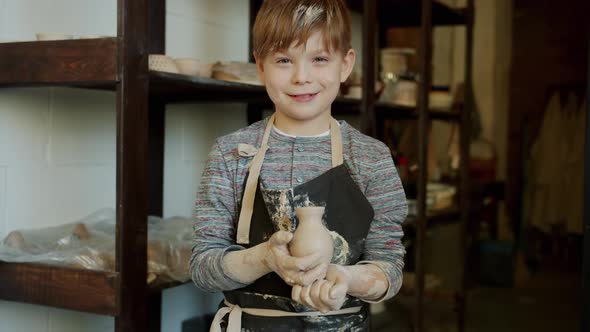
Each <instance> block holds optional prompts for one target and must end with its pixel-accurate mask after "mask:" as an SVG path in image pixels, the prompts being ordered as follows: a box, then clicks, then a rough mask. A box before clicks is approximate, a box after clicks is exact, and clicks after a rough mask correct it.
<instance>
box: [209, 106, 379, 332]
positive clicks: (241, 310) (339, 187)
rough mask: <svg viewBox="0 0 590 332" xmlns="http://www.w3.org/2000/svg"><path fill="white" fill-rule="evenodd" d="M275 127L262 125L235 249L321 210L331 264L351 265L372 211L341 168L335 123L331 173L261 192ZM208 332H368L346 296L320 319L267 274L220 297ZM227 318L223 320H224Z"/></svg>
mask: <svg viewBox="0 0 590 332" xmlns="http://www.w3.org/2000/svg"><path fill="white" fill-rule="evenodd" d="M273 123H274V115H272V116H271V117H270V118H269V120H268V123H267V125H266V129H265V132H264V136H263V139H262V144H261V146H260V148H259V150H258V152H257V154H256V155H255V156H254V158H253V160H252V164H251V166H250V169H249V174H248V176H247V179H246V184H245V189H244V195H243V197H242V202H241V209H240V218H239V220H238V227H237V228H238V229H237V240H236V242H237V243H238V244H242V245H244V246H245V247H246V248H250V247H252V246H255V245H257V244H260V243H262V242H265V241H267V240H268V239H269V238H270V236H271V235H272V234H274V233H275V232H276V231H278V230H288V231H291V232H293V231H294V230H295V229H296V227H297V217H296V216H295V212H294V211H295V208H297V207H302V206H325V208H326V210H325V214H324V218H323V220H324V222H325V225H326V227H327V228H328V230H329V231H330V233H331V235H332V239H333V240H334V255H333V257H332V261H331V262H332V263H333V264H341V265H353V264H355V263H357V262H358V261H359V260H360V259H361V255H362V252H363V248H364V243H365V239H366V236H367V233H368V232H369V227H370V224H371V221H372V220H373V215H374V212H373V207H372V206H371V204H370V203H369V201H368V200H367V199H366V197H365V196H364V194H363V193H362V192H361V190H360V189H359V188H358V186H357V185H356V183H355V182H354V180H353V178H352V177H351V176H350V174H349V173H348V169H347V168H346V166H345V165H344V163H343V155H342V138H341V133H340V128H339V125H338V123H337V122H336V120H334V119H332V120H331V123H330V136H331V146H332V168H331V169H330V170H328V171H326V172H324V173H322V174H321V175H319V176H318V177H316V178H314V179H312V180H310V181H308V182H306V183H303V184H300V185H298V186H296V187H293V188H287V189H280V190H269V189H264V188H262V186H261V184H260V181H259V175H260V169H261V167H262V162H263V160H264V155H265V153H266V150H267V149H268V146H267V143H268V137H269V135H270V131H271V130H272V127H273ZM224 296H225V300H224V301H223V302H222V303H221V305H220V309H219V311H218V312H217V314H216V315H215V319H214V321H213V324H212V325H211V331H222V330H223V329H226V330H227V331H229V332H231V331H240V330H241V329H243V330H245V331H332V330H334V331H368V330H369V310H368V304H367V303H365V302H362V301H360V300H359V299H357V298H353V297H350V296H349V297H348V299H347V300H346V302H345V303H344V305H343V306H342V309H340V310H336V311H331V312H328V313H326V314H322V313H321V312H319V311H315V310H313V309H311V308H309V307H306V306H304V305H301V304H299V303H297V302H295V301H293V300H291V286H289V285H288V284H287V283H285V282H284V281H283V280H282V279H281V278H280V277H279V276H278V275H277V274H276V273H274V272H271V273H269V274H267V275H265V276H263V277H261V278H259V279H258V280H256V281H255V282H253V283H252V284H250V285H248V286H246V287H244V288H241V289H237V290H232V291H227V292H224ZM227 314H229V316H228V317H227V319H224V317H225V316H227Z"/></svg>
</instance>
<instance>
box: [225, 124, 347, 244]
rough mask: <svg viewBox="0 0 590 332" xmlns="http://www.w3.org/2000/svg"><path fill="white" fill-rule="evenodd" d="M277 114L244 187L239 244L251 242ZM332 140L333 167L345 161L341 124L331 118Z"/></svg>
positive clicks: (267, 125)
mask: <svg viewBox="0 0 590 332" xmlns="http://www.w3.org/2000/svg"><path fill="white" fill-rule="evenodd" d="M274 121H275V114H273V115H271V117H270V118H269V119H268V123H267V124H266V128H265V130H264V136H262V143H261V144H260V148H259V149H258V152H257V153H256V155H255V156H254V158H253V159H252V163H251V164H250V170H249V173H248V179H247V180H246V187H245V188H244V197H243V199H242V208H241V210H240V217H239V219H238V230H237V236H236V238H237V239H236V242H237V243H238V244H249V243H250V221H251V219H252V213H253V212H254V197H255V196H256V186H257V185H258V178H259V177H260V170H261V169H262V162H263V161H264V156H265V155H266V150H268V138H269V136H270V132H271V130H272V127H273V125H274ZM330 141H331V147H332V167H336V166H340V165H342V164H343V163H344V158H343V154H342V133H341V132H340V125H338V122H337V121H336V120H335V119H334V118H331V120H330Z"/></svg>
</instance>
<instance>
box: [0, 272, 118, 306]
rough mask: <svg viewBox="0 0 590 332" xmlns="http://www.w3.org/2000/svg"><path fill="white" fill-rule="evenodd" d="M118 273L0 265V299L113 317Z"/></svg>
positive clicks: (116, 304) (116, 303)
mask: <svg viewBox="0 0 590 332" xmlns="http://www.w3.org/2000/svg"><path fill="white" fill-rule="evenodd" d="M117 283H118V274H117V273H115V272H101V271H90V270H78V269H71V268H65V267H58V266H51V265H44V264H29V263H6V262H0V299H1V300H7V301H17V302H26V303H32V304H40V305H48V306H52V307H59V308H64V309H71V310H78V311H83V312H90V313H95V314H102V315H109V316H116V315H118V314H119V308H118V302H117V295H116V294H117Z"/></svg>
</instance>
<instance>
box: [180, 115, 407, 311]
mask: <svg viewBox="0 0 590 332" xmlns="http://www.w3.org/2000/svg"><path fill="white" fill-rule="evenodd" d="M267 121H268V118H267V119H264V120H262V121H259V122H256V123H254V124H252V125H250V126H248V127H246V128H243V129H240V130H238V131H236V132H234V133H231V134H229V135H226V136H223V137H220V138H218V139H217V141H216V142H215V144H214V145H213V147H212V149H211V152H210V153H209V158H208V161H207V164H206V166H205V169H204V171H203V175H202V177H201V184H200V186H199V189H198V193H197V201H196V217H195V219H196V220H195V225H194V245H193V250H192V257H191V261H190V271H191V276H192V279H193V281H194V282H195V284H196V285H197V286H198V287H199V288H201V289H203V290H205V291H209V292H217V291H227V290H233V289H238V288H242V287H245V286H246V285H245V284H242V283H240V282H238V281H236V280H233V279H232V278H230V277H228V275H227V274H226V273H225V271H224V269H223V256H224V255H225V253H227V252H228V251H232V250H241V249H243V247H242V246H240V245H236V241H235V239H236V230H237V220H238V217H239V213H240V211H239V203H240V200H241V197H242V194H243V189H244V188H243V185H244V183H245V179H246V176H247V174H248V167H249V162H250V161H251V160H252V157H244V156H240V155H239V154H238V144H240V143H244V144H250V145H252V146H256V147H258V146H260V144H261V142H262V136H263V133H264V129H265V126H266V123H267ZM340 129H341V132H342V144H343V154H344V164H345V165H346V166H347V168H348V171H349V173H350V175H351V177H352V178H353V179H354V181H355V183H356V184H357V185H358V187H359V188H360V189H361V191H362V192H363V193H364V194H365V196H366V198H367V200H368V201H369V202H370V203H371V205H372V206H373V210H374V212H375V216H374V219H373V221H372V222H371V225H370V228H369V233H368V235H367V239H366V242H365V248H364V251H363V255H362V256H361V260H362V261H361V262H359V263H357V264H366V263H370V264H375V265H377V266H379V267H380V268H381V269H382V270H383V272H384V273H385V275H386V276H387V278H388V280H389V289H388V291H387V293H386V294H385V296H384V297H383V298H382V299H380V300H385V299H389V298H391V297H393V296H394V295H395V294H396V293H397V292H398V291H399V288H400V287H401V283H402V269H403V266H404V254H405V250H404V247H403V245H402V242H401V238H402V236H403V231H402V226H401V225H402V222H403V221H404V219H405V218H406V215H407V203H406V198H405V194H404V190H403V187H402V184H401V181H400V179H399V176H398V174H397V171H396V169H395V166H394V164H393V161H392V159H391V153H390V150H389V148H388V147H387V146H386V145H385V144H383V143H382V142H380V141H378V140H376V139H373V138H371V137H369V136H366V135H364V134H362V133H361V132H359V131H358V130H356V129H354V128H353V127H351V126H350V125H349V124H347V123H346V122H344V121H340ZM268 146H269V149H268V150H267V152H266V156H265V158H264V163H263V165H262V169H261V172H260V181H261V184H262V186H263V187H264V188H266V189H284V188H290V187H294V186H297V185H299V184H301V183H305V182H307V181H309V180H311V179H313V178H315V177H317V176H319V175H321V174H322V173H324V172H325V171H327V170H329V169H330V168H331V167H332V157H331V145H330V136H329V135H324V136H316V137H289V136H285V135H281V134H279V133H278V132H276V131H275V130H273V131H271V134H270V137H269V141H268Z"/></svg>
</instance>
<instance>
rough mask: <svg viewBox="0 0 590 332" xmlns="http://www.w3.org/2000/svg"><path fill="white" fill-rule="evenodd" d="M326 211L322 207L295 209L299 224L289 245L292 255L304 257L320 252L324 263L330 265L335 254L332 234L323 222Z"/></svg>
mask: <svg viewBox="0 0 590 332" xmlns="http://www.w3.org/2000/svg"><path fill="white" fill-rule="evenodd" d="M324 210H325V208H324V207H322V206H317V207H316V206H313V207H300V208H296V209H295V215H296V216H297V219H299V224H298V225H297V229H295V233H294V234H293V239H292V240H291V242H290V243H289V251H290V252H291V255H293V256H295V257H303V256H308V255H312V254H314V253H317V252H319V253H320V254H321V257H322V259H321V260H322V262H323V263H327V264H329V263H330V261H331V260H332V254H333V253H334V243H333V242H332V236H331V235H330V232H329V231H328V229H327V228H326V226H324V223H323V222H322V217H323V215H324Z"/></svg>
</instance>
